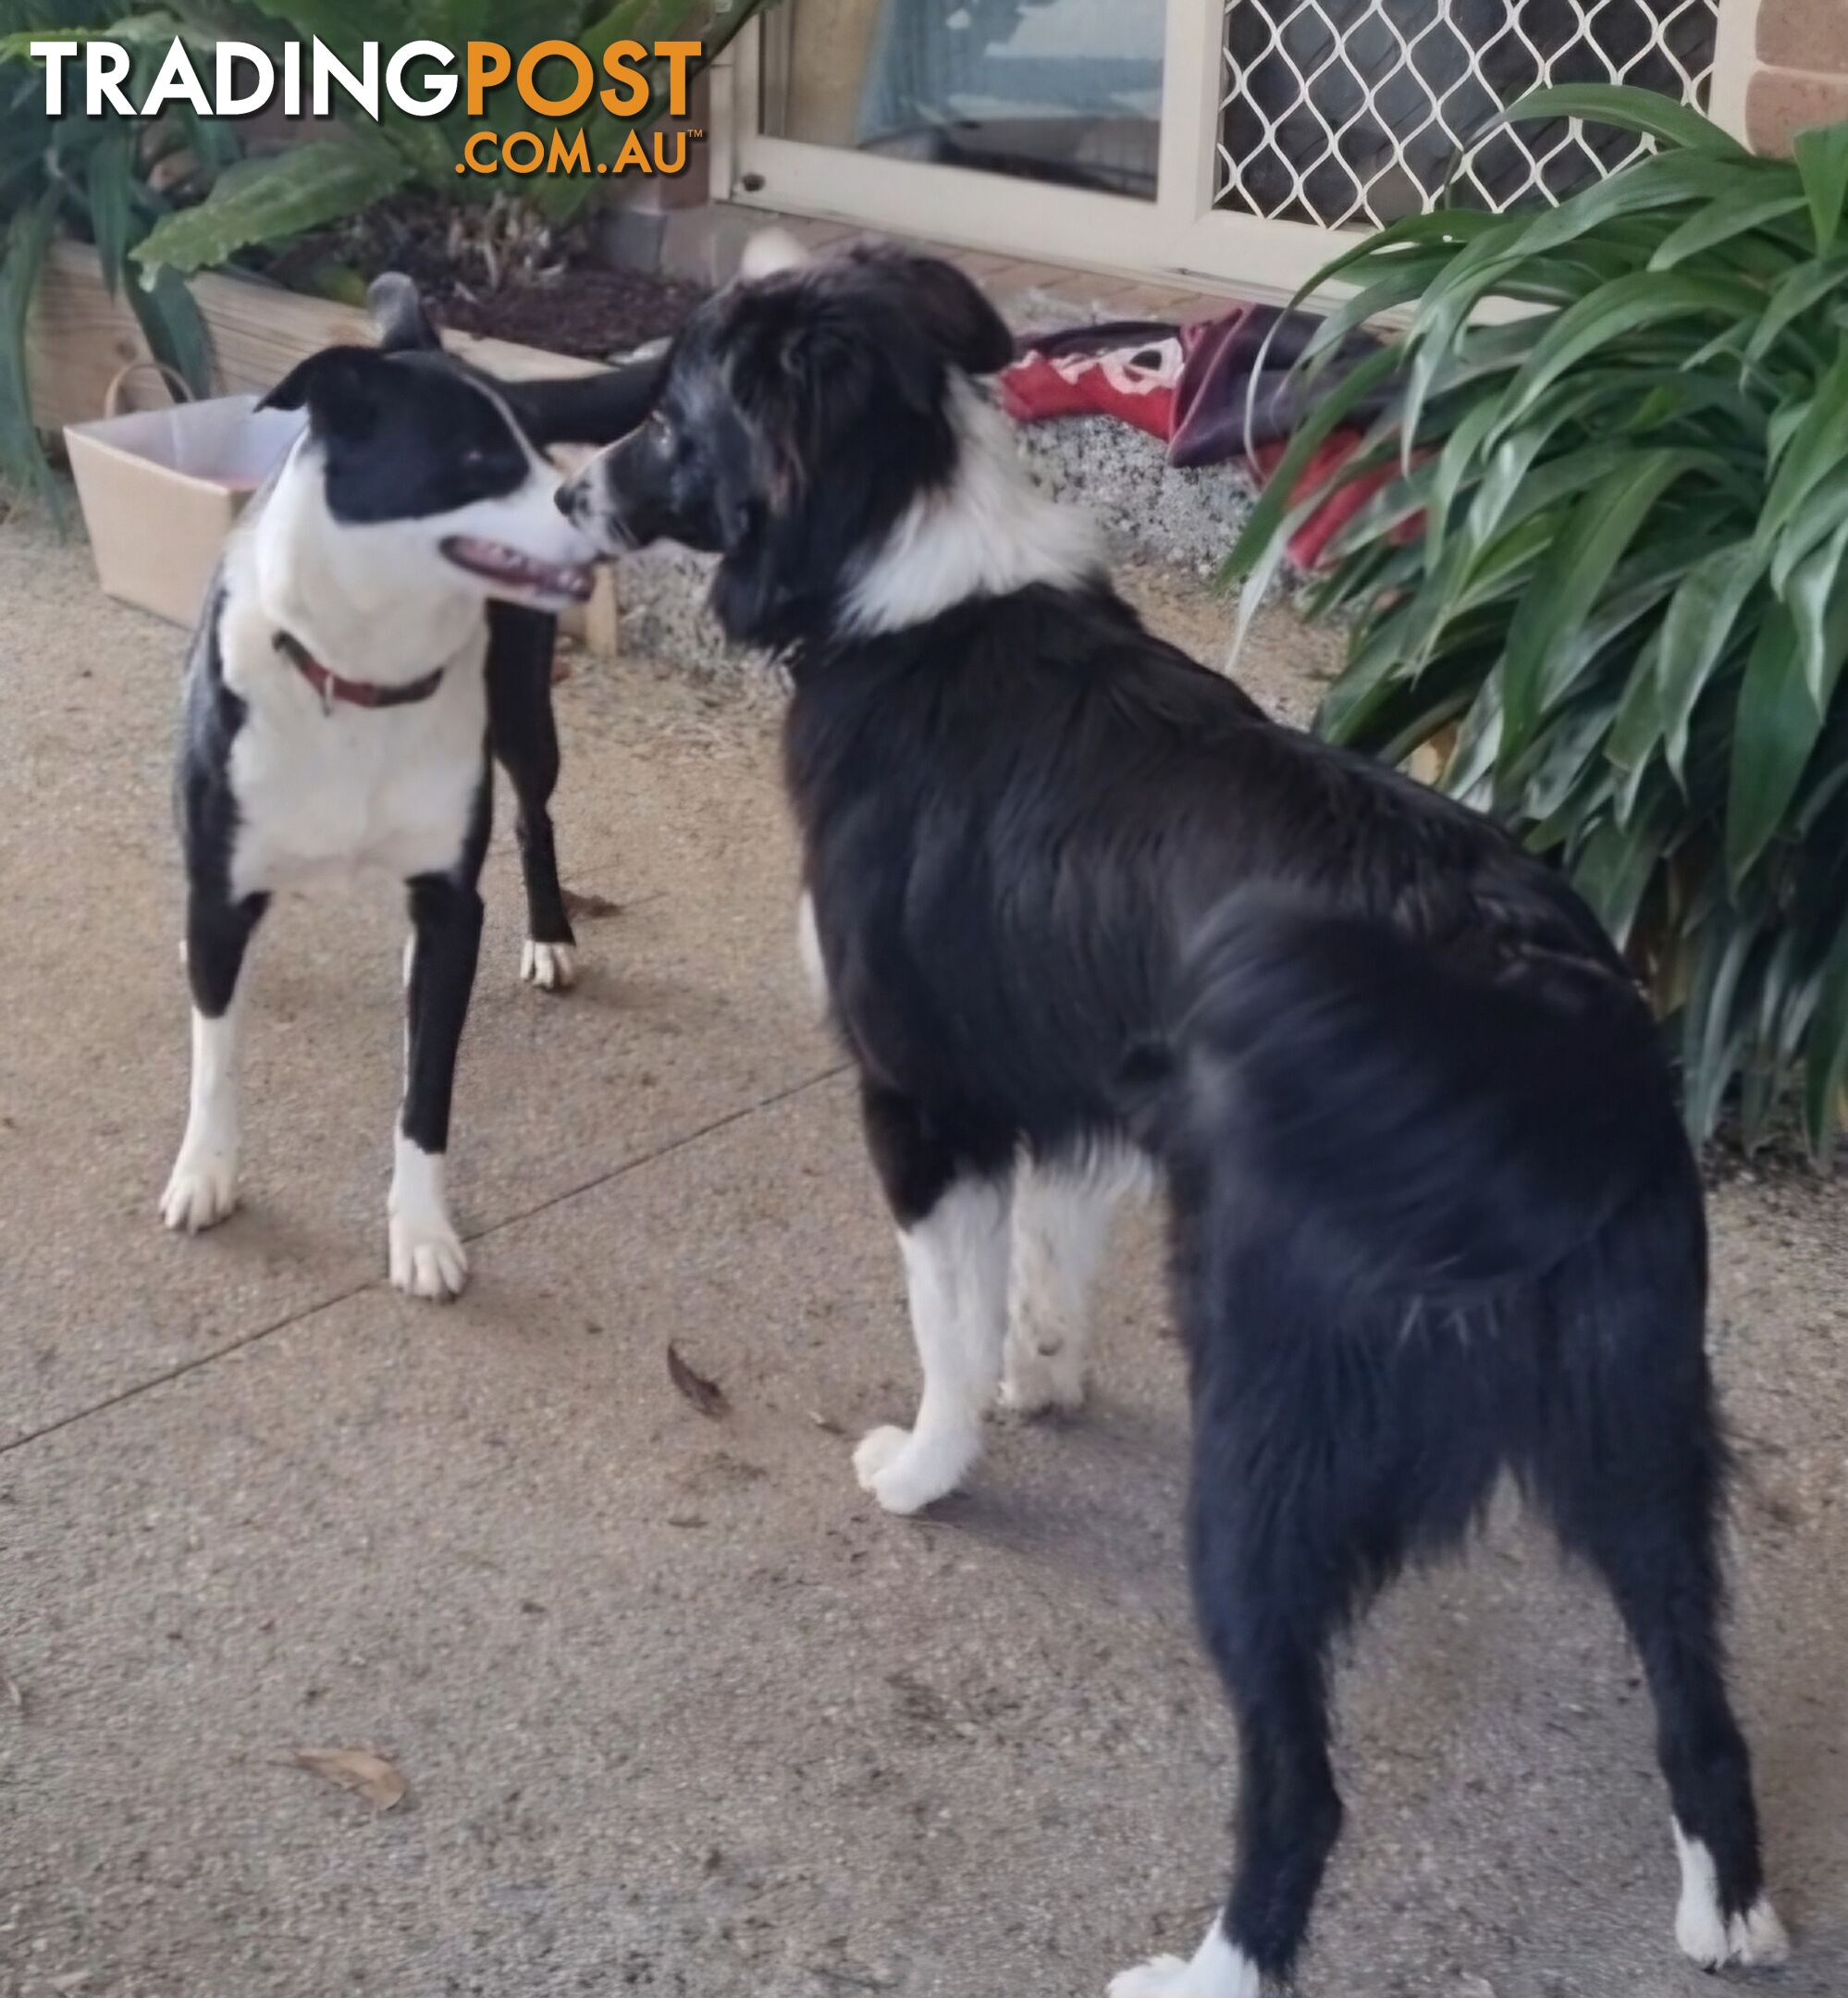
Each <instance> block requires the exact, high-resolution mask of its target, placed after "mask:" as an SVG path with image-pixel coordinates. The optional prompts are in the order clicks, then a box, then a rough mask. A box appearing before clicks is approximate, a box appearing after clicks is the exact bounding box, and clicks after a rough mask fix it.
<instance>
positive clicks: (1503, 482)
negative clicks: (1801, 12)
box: [1227, 85, 1848, 1155]
mask: <svg viewBox="0 0 1848 1998" xmlns="http://www.w3.org/2000/svg"><path fill="white" fill-rule="evenodd" d="M1506 116H1507V117H1560V116H1583V117H1595V118H1596V119H1598V120H1600V121H1601V122H1604V123H1608V124H1614V125H1621V126H1625V127H1627V128H1629V129H1633V130H1637V131H1641V132H1647V133H1649V134H1651V135H1652V136H1653V137H1654V138H1655V140H1656V141H1657V148H1658V150H1657V152H1656V153H1655V154H1653V155H1651V156H1649V157H1646V158H1645V159H1644V160H1641V161H1639V162H1637V163H1636V164H1634V165H1633V166H1630V167H1628V168H1625V169H1624V170H1622V171H1621V172H1620V173H1618V174H1616V175H1614V176H1613V177H1611V178H1610V179H1608V180H1604V181H1601V182H1597V183H1595V184H1594V185H1593V186H1591V187H1588V188H1586V189H1584V190H1583V191H1581V192H1580V193H1578V194H1577V195H1574V196H1573V197H1571V199H1569V200H1568V201H1566V202H1564V203H1561V204H1560V206H1558V208H1555V209H1543V210H1539V211H1536V212H1534V213H1532V214H1526V213H1522V214H1516V215H1509V216H1499V217H1495V218H1487V217H1485V216H1481V215H1479V214H1472V213H1468V212H1464V211H1457V212H1454V213H1452V212H1449V211H1439V212H1438V213H1437V214H1435V215H1433V216H1415V217H1412V218H1411V220H1409V221H1408V222H1403V223H1399V224H1397V225H1395V226H1394V227H1392V228H1387V229H1385V230H1383V231H1381V232H1379V233H1378V234H1377V235H1375V236H1374V237H1372V238H1370V239H1369V240H1367V241H1366V242H1365V243H1363V244H1361V245H1359V246H1357V247H1356V248H1355V249H1354V250H1353V251H1351V252H1349V253H1348V254H1347V255H1346V256H1344V257H1343V258H1342V259H1341V261H1340V265H1339V276H1340V277H1341V278H1342V280H1343V281H1344V282H1345V283H1347V284H1349V285H1351V286H1354V287H1355V288H1356V291H1355V297H1354V300H1353V302H1351V303H1350V304H1349V307H1348V308H1347V309H1346V310H1345V312H1344V313H1343V314H1342V315H1341V326H1342V327H1346V326H1349V325H1352V324H1356V323H1358V322H1359V320H1360V319H1361V318H1362V317H1364V316H1366V315H1367V314H1369V313H1371V312H1372V311H1374V310H1378V309H1381V308H1383V307H1384V306H1386V305H1387V304H1393V303H1402V302H1410V301H1411V300H1412V299H1416V301H1417V303H1416V307H1415V310H1414V313H1413V316H1412V319H1411V324H1410V326H1409V327H1408V328H1407V330H1406V332H1405V333H1404V335H1403V337H1402V338H1401V339H1398V341H1397V342H1396V343H1395V344H1394V345H1393V346H1392V347H1391V348H1390V349H1389V350H1388V351H1386V353H1385V354H1384V355H1382V356H1381V357H1380V358H1379V359H1378V360H1377V361H1376V362H1375V363H1374V364H1372V369H1373V372H1372V375H1371V376H1370V377H1369V379H1368V381H1366V382H1364V383H1363V384H1362V386H1361V388H1359V389H1356V388H1354V386H1353V385H1354V382H1355V378H1356V377H1355V376H1354V375H1349V376H1348V377H1347V378H1346V379H1345V380H1344V381H1343V382H1342V383H1341V385H1340V387H1339V388H1337V389H1336V390H1335V392H1334V394H1333V396H1332V397H1331V398H1330V399H1329V401H1327V402H1325V403H1324V405H1323V406H1322V407H1321V409H1320V410H1318V411H1317V413H1316V415H1315V418H1314V419H1313V421H1312V423H1311V424H1310V425H1307V426H1305V429H1304V431H1303V433H1302V434H1301V435H1300V437H1299V438H1297V439H1296V441H1295V443H1294V445H1293V448H1292V450H1290V452H1289V453H1288V454H1287V456H1286V458H1285V460H1284V462H1283V464H1282V465H1281V466H1280V467H1279V469H1278V471H1277V473H1276V475H1275V476H1274V478H1273V480H1272V482H1271V486H1270V487H1269V489H1268V490H1267V491H1266V492H1265V494H1264V495H1263V498H1262V499H1261V501H1260V503H1259V505H1258V507H1257V509H1256V511H1255V512H1254V513H1253V515H1252V518H1251V520H1250V524H1248V526H1247V528H1246V530H1245V533H1244V534H1243V536H1241V538H1240V540H1239V543H1238V547H1237V548H1236V549H1235V550H1234V552H1233V555H1232V558H1231V560H1230V561H1229V562H1228V564H1227V574H1228V577H1229V578H1232V579H1242V580H1243V582H1244V585H1245V592H1246V602H1245V604H1244V606H1243V607H1242V619H1249V616H1250V611H1251V610H1252V609H1254V608H1255V605H1256V602H1257V599H1258V598H1259V597H1260V596H1261V595H1262V594H1263V589H1264V588H1265V586H1267V584H1268V582H1269V581H1270V579H1271V577H1272V576H1273V575H1274V574H1275V571H1276V569H1277V567H1278V566H1279V564H1280V563H1281V561H1282V559H1283V550H1284V545H1285V543H1286V541H1287V536H1288V533H1289V530H1290V525H1291V521H1292V512H1291V508H1290V501H1289V496H1290V493H1291V491H1292V488H1293V487H1294V484H1295V481H1296V478H1297V476H1298V475H1299V474H1300V471H1301V469H1302V467H1303V466H1304V465H1305V464H1306V463H1307V462H1308V460H1309V457H1310V455H1311V453H1312V450H1313V449H1314V445H1315V443H1316V442H1317V441H1318V440H1319V436H1320V435H1321V434H1324V433H1325V431H1326V430H1327V429H1328V428H1331V427H1334V426H1336V425H1338V423H1339V422H1340V420H1341V417H1342V414H1343V413H1344V410H1345V408H1347V407H1349V406H1351V404H1352V401H1354V400H1355V399H1356V397H1357V396H1358V395H1360V394H1363V393H1365V392H1366V388H1368V387H1371V386H1374V385H1375V384H1376V383H1377V381H1379V380H1381V379H1386V380H1389V381H1390V382H1391V383H1392V384H1393V385H1394V389H1395V400H1394V404H1393V407H1392V408H1391V409H1390V410H1389V411H1388V412H1387V413H1386V416H1385V417H1384V418H1382V419H1381V422H1380V424H1379V425H1378V426H1377V432H1376V438H1375V441H1374V448H1373V449H1372V450H1363V451H1362V452H1361V453H1359V454H1357V455H1356V457H1355V458H1354V459H1352V460H1350V461H1349V463H1348V464H1347V465H1346V466H1344V467H1343V468H1342V470H1341V471H1340V472H1339V473H1337V475H1336V480H1337V483H1345V482H1346V481H1348V480H1349V479H1351V478H1354V477H1356V476H1359V475H1361V473H1362V472H1363V471H1364V470H1365V469H1367V468H1368V467H1371V466H1377V465H1378V464H1379V463H1381V462H1390V461H1391V460H1392V459H1393V458H1395V457H1396V458H1397V459H1398V462H1399V464H1400V466H1401V471H1400V474H1399V475H1398V478H1397V479H1395V480H1394V481H1393V482H1392V483H1391V484H1389V485H1388V486H1387V487H1386V488H1385V489H1384V490H1383V491H1382V492H1381V493H1379V494H1378V495H1377V496H1376V497H1375V498H1374V499H1373V500H1372V501H1371V502H1370V503H1369V505H1368V506H1367V507H1366V508H1365V509H1364V510H1363V511H1362V512H1361V513H1360V514H1359V515H1358V516H1357V517H1356V518H1355V520H1354V521H1353V522H1352V523H1351V524H1349V527H1348V529H1347V530H1346V531H1345V532H1344V533H1343V535H1342V536H1341V537H1340V538H1339V540H1338V541H1337V543H1336V544H1335V545H1334V547H1333V549H1332V550H1331V566H1330V569H1329V571H1328V573H1326V574H1324V576H1322V577H1320V578H1318V579H1317V580H1316V582H1315V585H1314V586H1313V588H1312V592H1311V596H1310V608H1311V610H1312V614H1318V615H1331V614H1335V613H1337V612H1341V613H1344V614H1351V616H1352V618H1353V623H1352V629H1351V635H1350V641H1349V660H1348V665H1347V669H1346V671H1345V672H1344V673H1343V675H1342V677H1341V679H1340V680H1339V681H1338V682H1337V684H1336V685H1335V686H1334V687H1333V688H1332V689H1331V690H1330V692H1329V694H1328V696H1327V697H1326V699H1325V700H1324V705H1323V709H1322V712H1321V715H1320V717H1319V726H1320V727H1321V728H1322V729H1323V730H1324V733H1326V734H1329V735H1330V736H1332V737H1334V738H1335V739H1337V740H1338V741H1342V742H1346V743H1350V744H1355V745H1358V746H1363V747H1366V748H1369V749H1372V750H1374V751H1383V752H1386V753H1388V754H1390V755H1393V756H1395V757H1397V756H1401V755H1404V754H1406V753H1409V751H1410V750H1411V748H1412V747H1414V746H1417V745H1418V744H1419V743H1421V742H1423V741H1424V740H1427V739H1429V738H1431V737H1433V736H1434V735H1435V734H1438V732H1439V731H1440V730H1443V729H1444V728H1445V727H1446V726H1447V725H1448V724H1449V723H1451V722H1456V723H1457V724H1458V727H1457V732H1456V739H1455V744H1454V746H1453V747H1452V748H1451V750H1450V753H1449V758H1448V767H1447V770H1446V772H1445V775H1444V778H1443V780H1442V781H1443V782H1444V783H1445V784H1446V785H1447V787H1448V788H1449V789H1451V790H1452V791H1453V792H1455V793H1457V794H1458V795H1460V796H1464V797H1466V798H1468V799H1470V800H1471V801H1472V802H1474V803H1477V804H1480V805H1483V806H1485V807H1486V808H1491V809H1493V810H1495V811H1497V813H1499V814H1500V815H1501V816H1502V817H1504V818H1505V819H1506V820H1508V821H1509V823H1510V824H1511V825H1513V826H1514V827H1515V828H1516V829H1517V830H1518V831H1519V832H1520V833H1521V834H1522V836H1523V837H1524V838H1525V839H1526V840H1527V841H1528V842H1529V843H1530V844H1531V845H1533V846H1534V847H1535V848H1536V849H1538V850H1541V851H1545V852H1548V853H1551V854H1555V855H1557V856H1558V858H1559V859H1560V861H1561V862H1562V864H1563V865H1564V866H1565V867H1566V868H1568V869H1569V870H1570V871H1571V874H1572V876H1573V878H1574V879H1575V881H1576V882H1578V884H1579V886H1580V887H1581V889H1583V892H1584V893H1585V894H1587V896H1588V897H1589V898H1590V900H1591V901H1592V902H1593V904H1594V906H1595V907H1597V908H1598V910H1599V912H1600V913H1601V914H1602V916H1603V917H1604V919H1605V920H1606V921H1607V922H1608V923H1609V925H1610V926H1611V928H1612V930H1613V931H1614V932H1615V933H1616V934H1617V935H1618V937H1619V938H1620V941H1623V942H1625V943H1626V944H1630V945H1631V946H1632V950H1633V952H1634V954H1635V955H1636V956H1637V957H1638V959H1639V961H1640V962H1642V963H1643V964H1644V965H1645V967H1646V968H1647V969H1648V971H1649V973H1650V975H1651V976H1652V978H1653V980H1654V982H1655V987H1656V991H1657V995H1658V999H1659V1001H1660V1005H1661V1008H1662V1010H1663V1012H1664V1014H1665V1015H1666V1016H1669V1018H1671V1020H1672V1022H1673V1026H1674V1030H1675V1031H1676V1033H1677V1036H1678V1040H1679V1046H1680V1050H1681V1054H1682V1067H1683V1074H1684V1079H1685V1085H1686V1093H1687V1104H1688V1115H1689V1120H1690V1123H1691V1125H1692V1126H1693V1128H1694V1130H1695V1132H1696V1133H1697V1134H1699V1135H1703V1136H1704V1135H1706V1133H1708V1132H1709V1131H1710V1130H1711V1129H1713V1127H1714V1125H1715V1123H1716V1121H1717V1119H1718V1118H1719V1115H1720V1113H1721V1109H1722V1106H1723V1104H1725V1102H1726V1101H1727V1100H1728V1099H1729V1096H1730V1095H1731V1093H1733V1092H1736V1093H1737V1096H1738V1101H1739V1103H1740V1105H1741V1108H1742V1110H1743V1116H1744V1118H1745V1121H1746V1127H1747V1132H1748V1136H1751V1137H1754V1138H1756V1136H1757V1135H1759V1134H1760V1133H1761V1132H1762V1131H1763V1129H1765V1126H1766V1123H1767V1121H1768V1118H1769V1117H1770V1116H1772V1115H1773V1113H1774V1112H1775V1111H1776V1109H1777V1107H1778V1105H1779V1104H1780V1102H1781V1101H1784V1100H1786V1099H1787V1098H1789V1097H1791V1096H1794V1097H1795V1098H1796V1099H1797V1100H1798V1101H1799V1102H1800V1103H1801V1104H1802V1108H1803V1114H1804V1121H1805V1129H1806V1131H1807V1134H1808V1138H1809V1141H1810V1143H1811V1145H1812V1147H1813V1149H1814V1150H1815V1152H1816V1153H1817V1154H1818V1155H1820V1154H1822V1153H1824V1152H1825V1151H1826V1150H1827V1149H1828V1148H1829V1146H1830V1143H1831V1141H1832V1139H1833V1135H1834V1132H1835V1129H1836V1128H1837V1123H1838V1119H1839V1117H1840V1114H1841V1106H1842V1088H1843V1084H1844V1081H1848V690H1844V685H1843V674H1842V666H1843V662H1844V660H1848V229H1844V228H1842V217H1843V212H1844V205H1848V125H1842V126H1840V127H1835V128H1831V129H1825V130H1819V131H1816V132H1810V133H1805V134H1804V135H1802V136H1801V137H1800V138H1799V139H1798V141H1797V142H1796V147H1795V156H1794V158H1793V159H1791V160H1773V159H1757V158H1754V157H1751V156H1750V155H1748V154H1745V153H1744V152H1743V150H1742V149H1741V148H1740V147H1739V146H1738V145H1737V144H1736V143H1735V142H1733V141H1732V140H1731V139H1730V138H1729V137H1728V136H1727V135H1726V134H1725V133H1723V132H1721V131H1719V129H1718V128H1716V127H1714V126H1712V125H1711V124H1709V123H1708V122H1707V121H1706V119H1704V118H1702V117H1700V116H1699V114H1698V113H1696V112H1694V111H1691V110H1689V109H1687V108H1686V107H1684V106H1678V105H1667V104H1666V103H1665V100H1663V99H1661V98H1659V97H1656V96H1654V95H1652V94H1650V93H1644V92H1640V91H1630V90H1625V89H1622V88H1620V87H1618V86H1591V85H1586V86H1575V87H1572V88H1571V89H1557V90H1543V91H1539V92H1535V93H1533V94H1532V95H1530V96H1529V97H1527V98H1525V99H1524V100H1522V102H1521V103H1520V104H1518V105H1515V106H1513V108H1512V109H1511V110H1510V111H1509V113H1508V114H1506ZM1334 268H1335V266H1331V271H1332V270H1333V269H1334ZM1326 275H1327V274H1324V277H1323V278H1319V279H1318V280H1317V282H1322V281H1324V279H1325V277H1326ZM1495 299H1503V300H1515V301H1519V302H1522V303H1525V304H1527V305H1530V306H1533V307H1535V308H1537V309H1536V310H1534V311H1533V312H1532V313H1531V314H1530V315H1528V316H1525V317H1522V318H1520V319H1518V320H1516V321H1514V322H1513V323H1512V324H1506V323H1504V324H1496V325H1486V324H1484V323H1482V321H1481V319H1480V318H1479V317H1478V315H1477V309H1478V308H1479V307H1480V306H1481V305H1482V304H1483V303H1484V302H1486V301H1489V300H1495ZM1336 345H1337V336H1331V337H1330V339H1328V340H1327V341H1325V342H1324V343H1321V344H1320V345H1318V346H1317V347H1315V348H1314V349H1312V351H1311V353H1310V354H1308V355H1306V356H1305V359H1304V362H1303V364H1302V365H1304V366H1305V368H1307V369H1308V370H1310V371H1311V372H1313V371H1315V370H1316V369H1317V368H1318V367H1319V366H1320V365H1321V364H1323V362H1324V359H1325V358H1326V357H1327V356H1328V355H1331V354H1332V353H1333V351H1334V349H1335V347H1336ZM1328 489H1329V488H1326V487H1324V491H1323V493H1322V494H1319V495H1317V496H1316V497H1317V499H1322V498H1325V497H1326V493H1327V491H1328ZM1300 511H1301V508H1300V507H1299V509H1298V512H1299V513H1300ZM1421 515H1422V516H1423V531H1422V533H1420V534H1419V535H1418V536H1416V538H1415V539H1413V540H1411V542H1407V540H1406V538H1405V536H1406V524H1407V523H1408V522H1409V521H1411V520H1413V519H1416V518H1417V517H1419V516H1421ZM1241 628H1242V623H1241Z"/></svg>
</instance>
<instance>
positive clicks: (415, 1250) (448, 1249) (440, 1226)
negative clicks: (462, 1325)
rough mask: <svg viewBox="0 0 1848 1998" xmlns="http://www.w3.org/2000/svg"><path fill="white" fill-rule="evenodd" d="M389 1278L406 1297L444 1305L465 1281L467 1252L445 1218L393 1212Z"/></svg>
mask: <svg viewBox="0 0 1848 1998" xmlns="http://www.w3.org/2000/svg"><path fill="white" fill-rule="evenodd" d="M391 1280H392V1282H393V1283H394V1284H396V1285H397V1286H398V1288H399V1289H400V1290H402V1291H403V1292H404V1293H405V1295H406V1296H407V1297H420V1298H430V1299H432V1300H434V1301H436V1302H437V1303H439V1304H446V1303H448V1302H449V1301H450V1299H451V1298H454V1297H460V1296H461V1295H462V1286H463V1285H464V1284H466V1283H467V1282H468V1252H467V1250H465V1249H464V1248H463V1247H462V1239H461V1237H460V1236H458V1235H457V1233H456V1231H455V1229H454V1228H453V1227H450V1224H449V1223H448V1222H447V1221H443V1220H438V1219H435V1218H430V1217H424V1218H421V1219H416V1220H411V1219H406V1218H404V1217H402V1216H400V1215H392V1216H391Z"/></svg>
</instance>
